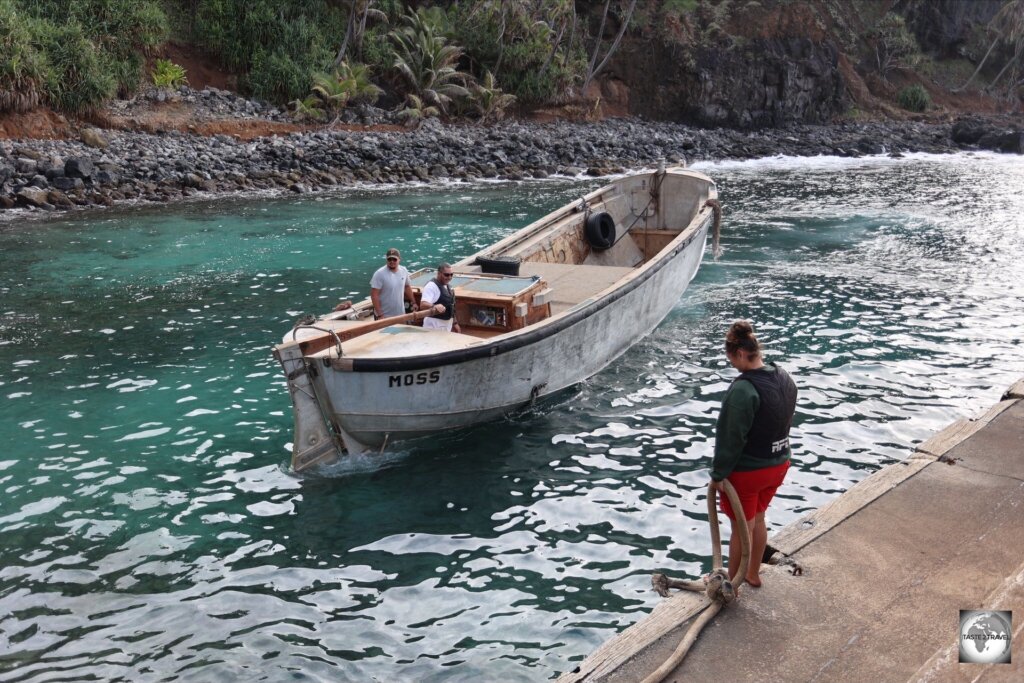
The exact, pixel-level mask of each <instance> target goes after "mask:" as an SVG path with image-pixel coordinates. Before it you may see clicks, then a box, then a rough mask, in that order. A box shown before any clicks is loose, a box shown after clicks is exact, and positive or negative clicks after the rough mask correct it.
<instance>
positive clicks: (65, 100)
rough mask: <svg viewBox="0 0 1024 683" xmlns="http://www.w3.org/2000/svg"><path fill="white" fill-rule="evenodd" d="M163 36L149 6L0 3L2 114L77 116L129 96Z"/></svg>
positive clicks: (154, 5) (139, 2)
mask: <svg viewBox="0 0 1024 683" xmlns="http://www.w3.org/2000/svg"><path fill="white" fill-rule="evenodd" d="M168 35H169V30H168V25H167V17H166V15H165V14H164V12H163V10H162V9H161V6H160V4H159V3H158V2H156V1H155V0H78V1H77V2H66V0H0V110H4V111H12V110H13V111H24V110H26V109H30V108H32V107H33V106H36V105H38V104H41V103H43V102H46V103H48V104H50V105H51V106H53V107H55V108H57V109H61V110H64V111H68V112H72V113H77V112H84V111H87V110H89V109H92V108H94V107H95V106H97V105H98V104H100V103H101V102H102V101H103V100H105V99H107V98H109V97H111V96H113V95H115V94H117V93H122V94H123V93H130V92H132V91H134V90H135V89H136V88H137V87H138V85H139V83H140V82H141V80H142V68H143V64H144V61H145V59H144V58H145V56H146V55H148V54H149V53H150V52H151V51H152V50H153V49H154V48H155V47H157V46H158V45H160V44H161V43H163V42H164V41H165V40H166V39H167V36H168Z"/></svg>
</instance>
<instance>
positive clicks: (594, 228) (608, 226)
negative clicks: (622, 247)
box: [583, 211, 615, 251]
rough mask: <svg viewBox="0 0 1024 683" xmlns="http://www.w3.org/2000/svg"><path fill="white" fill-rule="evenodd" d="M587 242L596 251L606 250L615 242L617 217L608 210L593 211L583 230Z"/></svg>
mask: <svg viewBox="0 0 1024 683" xmlns="http://www.w3.org/2000/svg"><path fill="white" fill-rule="evenodd" d="M583 235H584V237H586V238H587V244H589V245H590V247H591V248H592V249H594V250H595V251H604V250H605V249H609V248H611V246H612V245H613V244H615V219H614V218H612V215H611V214H610V213H608V212H607V211H601V212H600V213H592V214H590V216H588V217H587V223H586V226H585V227H584V230H583Z"/></svg>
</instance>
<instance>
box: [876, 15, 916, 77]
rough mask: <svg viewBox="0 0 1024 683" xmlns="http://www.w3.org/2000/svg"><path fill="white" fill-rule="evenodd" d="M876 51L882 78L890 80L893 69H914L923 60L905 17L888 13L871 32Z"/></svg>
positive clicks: (877, 63) (877, 64)
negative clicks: (889, 76)
mask: <svg viewBox="0 0 1024 683" xmlns="http://www.w3.org/2000/svg"><path fill="white" fill-rule="evenodd" d="M871 38H872V43H873V44H874V51H875V64H876V66H877V67H878V73H879V74H881V76H882V78H888V75H889V72H891V71H892V70H893V69H907V68H911V67H913V66H914V65H915V64H917V62H918V61H919V60H920V58H921V48H920V46H918V44H917V39H915V38H914V36H913V35H911V33H910V31H908V30H907V23H906V21H904V19H903V17H901V16H900V15H899V14H896V13H894V12H888V13H886V14H885V15H884V16H883V17H882V18H881V19H880V20H879V21H878V23H877V24H875V27H874V29H873V30H872V31H871Z"/></svg>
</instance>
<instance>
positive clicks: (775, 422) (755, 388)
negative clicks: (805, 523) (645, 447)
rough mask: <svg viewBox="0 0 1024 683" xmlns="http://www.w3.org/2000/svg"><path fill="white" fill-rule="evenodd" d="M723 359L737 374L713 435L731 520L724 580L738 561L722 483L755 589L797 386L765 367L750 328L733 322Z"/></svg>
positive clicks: (717, 477)
mask: <svg viewBox="0 0 1024 683" xmlns="http://www.w3.org/2000/svg"><path fill="white" fill-rule="evenodd" d="M725 355H726V357H727V358H728V359H729V362H730V363H732V366H733V367H734V368H736V369H737V370H739V371H740V376H739V377H737V378H736V379H735V380H733V382H732V384H731V385H730V386H729V390H728V391H727V392H726V394H725V398H724V399H723V400H722V411H721V412H720V413H719V415H718V425H717V427H716V430H715V458H714V461H713V462H712V464H711V482H712V484H711V485H712V487H713V488H715V489H717V490H718V491H719V503H720V505H721V508H722V511H723V512H724V513H725V514H726V515H728V516H729V519H731V520H732V521H733V527H732V530H733V538H732V540H730V541H729V578H730V579H732V578H734V577H735V575H736V572H737V570H738V569H739V565H740V560H741V558H742V545H741V543H740V540H739V539H737V538H736V516H735V514H734V512H733V510H732V506H731V505H730V504H729V501H728V500H727V498H726V496H725V490H724V487H723V485H722V480H723V479H728V480H729V483H730V484H732V485H733V487H734V488H735V489H736V493H737V494H738V495H739V499H740V504H741V505H742V506H743V517H744V519H746V520H747V527H748V529H749V532H750V565H749V567H748V568H747V575H746V577H745V579H746V581H747V583H749V584H750V585H751V586H755V587H757V586H760V585H761V579H760V576H759V572H760V569H761V556H762V555H764V549H765V546H766V545H767V543H768V528H767V526H766V524H765V521H764V513H765V510H767V509H768V504H769V503H770V502H771V500H772V498H773V497H774V496H775V491H776V489H778V488H779V486H780V485H781V484H782V480H783V479H784V478H785V476H786V471H787V470H788V469H789V457H790V454H791V450H790V447H789V430H790V428H791V427H792V425H793V414H794V413H795V412H796V384H794V383H793V379H792V378H791V377H790V376H789V373H787V372H786V371H785V370H783V369H782V368H780V367H778V366H777V365H775V363H768V364H767V365H766V364H765V362H764V360H763V359H762V358H761V345H760V344H758V342H757V337H755V336H754V328H753V327H752V326H751V325H750V323H749V322H747V321H745V320H737V321H736V322H734V323H733V324H732V327H730V328H729V332H728V334H727V335H726V337H725Z"/></svg>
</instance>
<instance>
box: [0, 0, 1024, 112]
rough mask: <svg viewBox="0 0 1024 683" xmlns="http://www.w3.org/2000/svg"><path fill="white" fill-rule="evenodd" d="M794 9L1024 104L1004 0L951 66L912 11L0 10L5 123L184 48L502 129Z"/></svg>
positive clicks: (311, 93)
mask: <svg viewBox="0 0 1024 683" xmlns="http://www.w3.org/2000/svg"><path fill="white" fill-rule="evenodd" d="M790 5H792V6H793V7H798V6H799V7H800V8H802V9H801V12H802V13H798V14H797V15H794V17H788V19H789V20H796V21H804V22H806V21H811V22H812V23H813V22H817V23H816V24H815V26H816V28H817V29H822V28H825V27H828V28H827V30H828V32H829V34H830V39H833V40H837V41H838V43H839V46H840V48H841V49H842V50H843V51H844V52H845V53H846V54H847V55H848V56H849V57H850V58H851V61H852V62H854V63H855V65H856V68H858V69H859V70H861V71H862V72H863V71H864V70H866V69H869V70H870V69H877V72H878V73H879V74H880V75H881V76H882V78H884V79H888V77H889V76H890V75H891V73H892V72H893V70H895V69H908V68H915V69H917V68H918V66H919V65H922V64H923V66H921V69H924V70H925V71H926V72H930V73H931V77H932V78H933V79H935V80H936V81H937V82H948V83H951V82H952V81H954V80H955V81H956V84H958V85H959V84H962V85H961V88H966V87H968V86H970V85H971V84H972V83H984V84H985V87H986V89H987V90H989V91H991V92H997V89H998V93H1000V94H1002V95H1003V96H1006V97H1008V98H1014V97H1019V94H1020V93H1019V91H1020V87H1021V83H1022V82H1024V81H1022V76H1024V0H1004V1H1003V3H1002V5H1001V8H1000V10H999V11H998V13H997V15H995V18H994V19H993V20H992V21H991V22H990V24H989V25H988V26H977V27H975V28H974V34H972V39H971V41H970V44H969V45H968V46H967V47H965V48H964V49H965V51H964V52H961V55H962V56H964V57H966V60H962V61H961V62H957V63H955V64H953V66H949V63H948V62H949V60H943V62H942V63H941V64H939V63H938V62H936V61H935V60H934V59H931V61H929V60H930V58H926V57H924V56H923V55H922V54H921V51H920V48H919V46H918V44H917V42H916V40H915V38H914V36H913V34H912V33H911V32H910V30H909V29H908V28H907V26H906V23H905V21H904V18H903V17H902V16H901V15H900V14H899V13H897V12H896V11H893V7H896V8H897V9H899V8H900V7H901V6H902V4H900V3H897V4H896V5H893V4H892V3H866V4H865V3H855V2H854V1H853V0H827V1H826V2H824V3H817V4H816V3H802V2H797V1H796V0H775V1H769V0H664V2H660V3H641V2H639V0H590V1H589V2H579V1H578V0H473V1H467V0H417V1H416V2H413V1H412V0H287V1H286V2H284V1H282V0H0V113H2V112H23V111H27V110H29V109H31V108H33V107H35V106H38V105H41V104H42V105H48V106H51V107H53V108H55V109H58V110H61V111H64V112H68V113H74V114H79V113H87V112H89V111H90V110H92V109H94V108H96V107H97V106H100V105H102V103H103V102H104V101H105V100H107V99H110V98H112V97H115V96H122V97H123V96H129V95H131V94H133V93H134V92H136V91H137V90H138V88H139V87H142V86H144V85H145V84H147V83H149V82H150V81H151V82H152V83H153V84H154V85H156V86H157V87H161V88H174V87H177V86H179V85H182V84H184V83H187V80H186V74H185V72H184V69H182V68H181V67H180V66H179V65H177V64H174V63H172V62H171V61H169V60H163V59H157V58H158V57H163V56H164V55H165V53H164V52H163V51H162V50H163V49H164V46H165V45H166V44H167V42H168V41H170V40H172V39H173V40H174V41H175V43H176V44H182V45H186V46H192V47H194V48H196V49H197V50H199V51H201V52H203V53H205V54H208V55H210V56H212V57H213V58H214V59H215V60H217V61H218V62H219V64H220V66H221V67H223V68H224V69H226V70H228V71H231V72H232V73H234V74H236V75H237V76H238V85H239V89H240V91H241V92H242V94H244V95H246V96H250V97H255V98H258V99H262V100H267V101H271V102H276V103H284V102H291V103H292V108H293V111H294V113H295V115H296V116H297V117H299V118H305V119H310V120H328V119H330V118H332V117H333V118H336V117H337V116H338V115H339V114H340V113H341V111H342V110H343V109H344V108H345V107H349V106H352V105H353V104H358V103H361V102H367V103H374V102H376V101H377V100H378V98H381V97H383V99H384V102H385V104H386V106H390V107H396V106H397V108H399V109H402V111H403V117H404V118H406V119H407V120H409V121H411V122H417V121H422V120H423V119H424V118H429V117H431V116H469V117H477V118H479V119H480V120H481V121H485V122H486V121H494V120H497V119H499V118H501V117H502V116H503V114H504V112H505V111H506V110H508V108H509V107H511V106H513V105H519V106H523V107H534V106H539V105H548V104H573V103H577V104H578V103H579V101H580V100H579V99H578V98H580V96H581V94H582V93H584V92H586V91H587V85H588V84H589V83H591V82H592V81H593V80H594V79H595V78H598V77H599V76H600V75H601V74H602V73H604V70H605V69H608V68H613V66H614V65H615V63H616V61H615V60H616V59H617V57H616V55H617V54H618V52H619V50H620V48H621V47H622V46H623V45H628V46H629V47H628V49H630V50H631V51H634V52H635V51H636V50H637V48H638V43H637V42H636V39H637V38H638V37H639V38H648V39H651V38H652V36H653V37H654V39H657V40H662V41H668V42H669V43H672V45H671V48H672V50H673V53H672V54H673V60H674V61H673V64H674V66H675V68H678V69H682V70H689V71H692V70H693V69H694V68H696V67H695V64H696V55H698V54H700V51H701V50H703V49H709V48H711V47H714V48H715V49H737V48H740V47H742V46H743V45H744V44H745V43H744V40H753V38H752V37H751V36H750V35H748V34H747V33H745V32H744V31H745V30H746V29H738V28H737V27H742V26H744V24H743V21H744V20H745V19H747V18H751V17H757V16H760V15H764V14H766V13H778V12H781V13H782V14H780V17H779V18H778V20H779V21H782V20H784V19H787V16H786V15H785V11H786V8H788V7H789V6H790ZM808 13H810V15H815V14H817V15H818V16H817V18H816V19H815V18H814V17H813V16H811V19H807V16H808ZM746 15H749V17H748V16H746ZM772 16H774V15H772ZM774 20H775V19H773V21H774ZM783 23H784V22H783ZM729 31H733V32H735V33H738V34H739V35H730V34H729ZM744 36H745V38H744ZM630 41H632V43H631V42H630ZM968 48H969V49H968ZM975 53H977V54H975ZM975 67H976V68H975ZM954 69H955V70H954ZM939 70H941V71H942V73H939V74H936V73H935V72H936V71H939ZM971 70H973V72H974V73H973V74H972V73H970V71H971ZM371 74H372V77H371ZM620 75H621V74H620ZM890 92H891V89H890ZM920 94H921V93H916V92H915V93H914V94H913V95H910V94H908V95H906V97H907V98H909V99H907V102H908V103H910V104H911V105H913V106H920V104H919V102H918V99H919V98H917V96H918V95H920ZM923 94H924V95H925V96H927V92H924V93H923ZM902 97H903V94H902V93H901V98H902ZM901 104H902V100H901ZM582 106H585V107H587V108H589V107H590V102H588V103H586V104H585V105H582ZM923 106H925V107H926V106H928V105H927V104H925V105H923Z"/></svg>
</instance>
